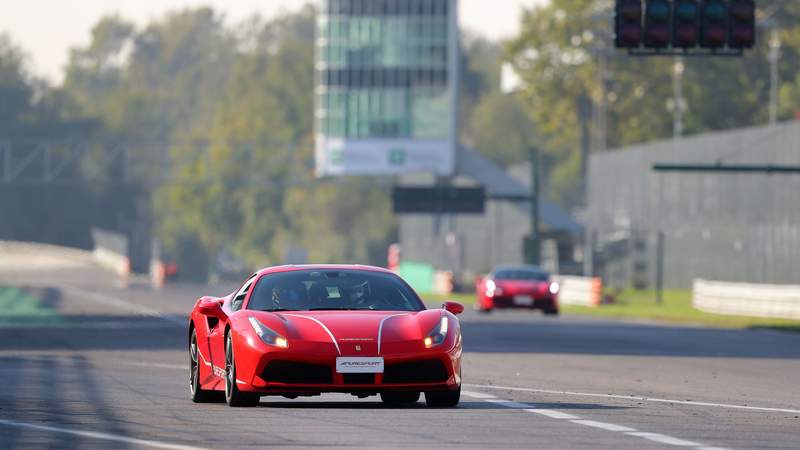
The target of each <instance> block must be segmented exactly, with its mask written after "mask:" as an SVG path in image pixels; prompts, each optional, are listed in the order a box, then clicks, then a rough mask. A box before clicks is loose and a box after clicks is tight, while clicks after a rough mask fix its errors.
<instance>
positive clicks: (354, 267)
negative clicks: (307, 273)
mask: <svg viewBox="0 0 800 450" xmlns="http://www.w3.org/2000/svg"><path fill="white" fill-rule="evenodd" d="M298 270H360V271H363V272H380V273H391V274H394V272H392V271H391V270H388V269H384V268H383V267H375V266H364V265H360V264H299V265H297V264H292V265H285V266H274V267H266V268H264V269H261V270H259V271H258V272H256V273H257V274H258V275H266V274H270V273H280V272H294V271H298Z"/></svg>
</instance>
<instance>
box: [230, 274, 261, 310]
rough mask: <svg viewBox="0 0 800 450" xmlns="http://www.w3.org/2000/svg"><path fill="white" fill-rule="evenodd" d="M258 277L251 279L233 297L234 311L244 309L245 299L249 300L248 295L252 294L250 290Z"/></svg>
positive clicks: (232, 305)
mask: <svg viewBox="0 0 800 450" xmlns="http://www.w3.org/2000/svg"><path fill="white" fill-rule="evenodd" d="M255 279H256V276H255V275H253V276H252V277H250V279H249V280H247V282H246V283H245V284H244V286H242V288H241V289H239V292H237V293H236V295H234V296H233V301H232V302H231V309H233V310H234V311H238V310H240V309H242V305H243V304H244V299H245V298H247V293H248V292H250V288H251V287H252V286H253V282H254V281H255Z"/></svg>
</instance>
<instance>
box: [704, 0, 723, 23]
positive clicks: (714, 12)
mask: <svg viewBox="0 0 800 450" xmlns="http://www.w3.org/2000/svg"><path fill="white" fill-rule="evenodd" d="M727 13H728V11H727V8H725V5H724V4H722V3H719V2H712V3H707V4H706V8H705V16H706V17H707V18H708V19H710V20H713V21H715V22H722V21H724V20H725V16H726V15H727Z"/></svg>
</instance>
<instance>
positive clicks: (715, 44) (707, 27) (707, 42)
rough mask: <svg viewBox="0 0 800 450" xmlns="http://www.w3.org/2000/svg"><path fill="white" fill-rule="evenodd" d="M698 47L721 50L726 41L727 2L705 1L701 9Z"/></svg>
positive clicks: (718, 0)
mask: <svg viewBox="0 0 800 450" xmlns="http://www.w3.org/2000/svg"><path fill="white" fill-rule="evenodd" d="M700 15H701V17H702V18H701V22H702V24H701V33H700V45H701V46H703V47H706V48H721V47H724V46H725V43H726V42H727V41H728V2H727V1H726V0H705V2H703V7H702V9H701V13H700Z"/></svg>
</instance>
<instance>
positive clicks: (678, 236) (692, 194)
mask: <svg viewBox="0 0 800 450" xmlns="http://www.w3.org/2000/svg"><path fill="white" fill-rule="evenodd" d="M654 163H688V164H692V163H703V164H708V163H712V164H713V163H722V164H787V165H788V164H792V165H796V164H798V163H800V124H798V123H795V122H793V123H786V124H781V125H777V126H774V127H760V128H749V129H742V130H737V131H731V132H724V133H713V134H707V135H702V136H697V137H691V138H684V139H681V140H677V141H667V142H660V143H655V144H651V145H645V146H637V147H632V148H628V149H624V150H621V151H615V152H609V153H603V154H597V155H593V156H592V157H591V160H590V174H589V209H588V214H587V233H588V236H590V237H593V238H594V239H589V241H593V242H594V243H595V248H596V249H598V248H599V249H605V250H606V251H605V253H606V254H605V255H604V258H601V259H605V261H601V262H600V263H598V264H596V272H597V273H598V274H600V275H607V274H606V273H603V272H604V271H605V272H608V271H611V272H613V273H609V274H608V276H609V278H613V279H615V281H616V282H618V283H621V284H625V283H627V284H629V285H630V284H632V283H633V278H634V275H635V274H636V273H637V272H644V273H647V274H648V276H649V277H650V281H651V282H652V278H653V273H654V267H655V265H656V264H655V263H656V254H655V248H656V246H655V245H653V242H654V236H657V235H658V234H659V233H663V236H664V244H665V247H664V283H665V286H666V287H673V288H688V287H690V286H691V283H692V280H693V279H694V278H705V279H713V280H724V281H739V282H750V283H778V284H780V283H797V282H798V281H800V271H798V270H797V267H798V264H800V175H787V174H766V173H765V174H756V173H754V174H728V173H725V174H723V173H679V172H677V173H676V172H654V171H653V170H652V165H653V164H654ZM637 236H638V237H637ZM637 241H644V242H645V244H641V245H640V248H639V252H640V253H644V256H636V252H637V250H636V248H635V243H636V242H637ZM614 243H616V244H617V246H618V247H620V248H621V249H622V250H619V251H617V252H616V253H615V252H614V251H610V250H608V249H609V248H613V247H614ZM641 247H643V248H641ZM637 258H638V259H640V260H643V261H645V265H646V267H644V268H642V267H639V268H638V269H637V268H636V267H634V266H635V265H636V262H635V260H636V259H637ZM603 262H605V264H603Z"/></svg>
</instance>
